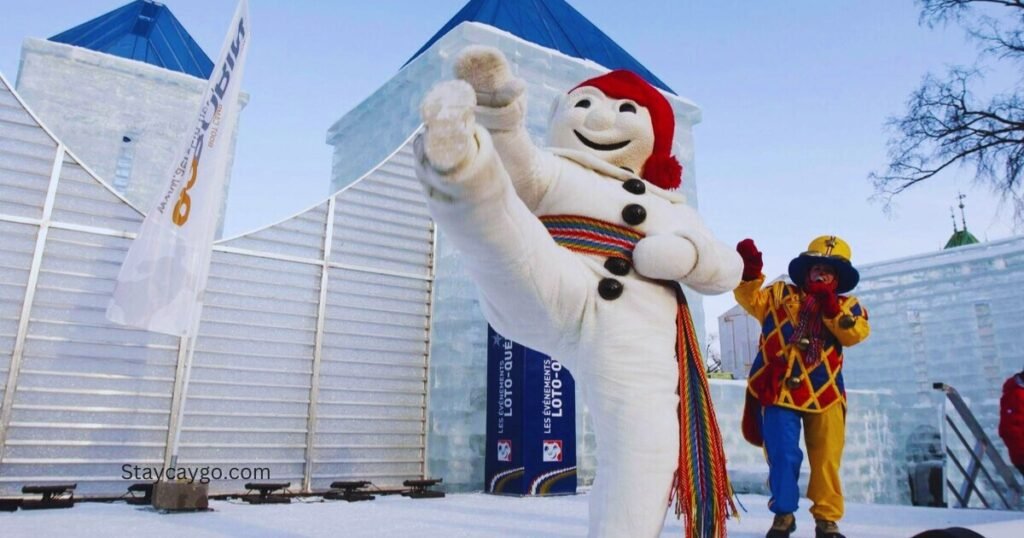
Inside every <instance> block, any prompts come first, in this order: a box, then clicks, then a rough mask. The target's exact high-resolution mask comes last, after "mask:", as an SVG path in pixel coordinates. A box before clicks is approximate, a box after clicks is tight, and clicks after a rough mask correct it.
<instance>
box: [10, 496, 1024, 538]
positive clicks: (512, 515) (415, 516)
mask: <svg viewBox="0 0 1024 538" xmlns="http://www.w3.org/2000/svg"><path fill="white" fill-rule="evenodd" d="M740 500H741V501H742V502H743V504H744V505H745V506H746V508H747V510H749V512H748V513H745V514H743V516H742V519H741V520H740V521H735V520H733V521H732V522H730V524H729V535H730V536H731V537H733V538H760V537H762V536H764V533H765V531H766V530H767V528H768V526H769V525H770V523H771V519H772V516H771V513H770V512H769V511H768V509H767V508H766V506H765V503H766V500H767V499H766V498H765V497H761V496H757V495H741V496H740ZM210 505H211V508H213V511H212V512H204V513H186V514H169V515H162V514H158V513H155V512H154V511H153V510H152V509H151V508H149V507H136V506H128V505H126V504H122V503H115V504H100V503H83V504H79V505H77V506H75V507H74V508H72V509H70V510H43V511H29V512H26V511H23V510H19V511H18V512H15V513H0V529H2V533H0V534H2V535H3V536H4V537H12V536H50V535H52V534H56V533H58V532H61V533H63V534H64V535H69V536H146V537H163V536H168V537H169V536H175V537H177V536H189V537H190V538H205V537H213V536H246V537H259V536H268V537H269V536H274V537H300V536H346V537H371V536H372V537H378V536H385V537H387V536H428V537H446V538H447V537H485V536H500V537H539V536H585V535H586V532H587V498H586V495H575V496H567V497H549V498H513V497H495V496H491V495H484V494H479V493H478V494H460V495H449V496H448V497H446V498H444V499H418V500H414V499H408V498H404V497H397V496H389V497H378V498H377V499H376V500H374V501H369V502H358V503H346V502H341V501H330V502H320V500H319V499H318V498H311V499H304V500H301V501H300V500H297V501H296V502H293V503H292V504H290V505H263V506H254V505H248V504H243V503H241V502H240V501H214V502H212V503H211V504H210ZM807 506H809V504H808V503H807V501H806V500H804V501H803V503H802V507H801V508H802V510H803V511H802V512H801V513H800V514H798V519H797V526H798V529H797V531H796V533H794V535H793V536H794V538H804V537H811V536H814V527H813V525H814V523H813V521H812V520H811V516H810V515H809V514H808V513H807V512H806V507H807ZM953 526H959V527H967V528H970V529H972V530H974V531H976V532H978V533H980V534H982V535H983V536H986V537H987V538H1020V537H1022V536H1024V513H1020V512H1000V511H982V510H947V509H939V508H912V507H907V506H895V505H868V504H851V505H847V514H846V518H845V519H844V520H843V522H842V528H843V531H844V532H845V534H846V535H847V536H849V537H851V538H882V537H887V538H888V537H893V538H895V537H899V538H908V537H910V536H913V535H914V534H917V533H918V532H921V531H923V530H926V529H934V528H946V527H953ZM662 536H665V537H681V536H682V530H681V528H680V524H679V522H678V521H676V520H675V518H674V517H672V516H670V517H669V519H668V522H667V523H666V526H665V531H664V532H663V533H662Z"/></svg>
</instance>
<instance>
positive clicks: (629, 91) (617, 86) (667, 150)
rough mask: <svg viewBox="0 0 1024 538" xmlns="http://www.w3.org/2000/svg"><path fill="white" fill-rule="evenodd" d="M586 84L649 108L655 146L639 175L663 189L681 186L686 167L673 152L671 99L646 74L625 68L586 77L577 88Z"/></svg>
mask: <svg viewBox="0 0 1024 538" xmlns="http://www.w3.org/2000/svg"><path fill="white" fill-rule="evenodd" d="M583 86H593V87H595V88H597V89H599V90H601V92H602V93H604V94H605V95H607V96H608V97H611V98H612V99H632V100H634V101H636V102H637V103H639V104H640V106H642V107H644V108H646V109H647V111H648V112H649V113H650V114H651V128H652V129H653V131H654V150H653V151H652V152H651V156H650V157H648V158H647V161H646V162H645V163H644V169H643V171H642V173H641V174H640V176H641V177H643V178H644V179H646V180H647V181H650V182H651V183H652V184H654V185H657V186H658V187H661V188H663V189H675V188H678V187H679V185H680V184H681V183H682V179H683V167H682V166H681V165H680V164H679V161H677V160H676V158H675V157H673V156H672V137H673V135H674V134H675V129H676V119H675V115H674V114H673V112H672V105H671V104H669V102H668V99H665V96H664V95H662V94H661V92H660V91H658V89H657V88H655V87H654V86H651V85H650V84H649V83H648V82H647V81H646V80H644V79H643V77H641V76H640V75H637V74H636V73H634V72H632V71H627V70H625V69H616V70H615V71H611V72H609V73H605V74H604V75H601V76H599V77H595V78H592V79H590V80H585V81H583V82H581V83H580V84H579V85H577V86H576V88H580V87H583ZM576 88H573V90H575V89H576ZM570 91H571V90H570Z"/></svg>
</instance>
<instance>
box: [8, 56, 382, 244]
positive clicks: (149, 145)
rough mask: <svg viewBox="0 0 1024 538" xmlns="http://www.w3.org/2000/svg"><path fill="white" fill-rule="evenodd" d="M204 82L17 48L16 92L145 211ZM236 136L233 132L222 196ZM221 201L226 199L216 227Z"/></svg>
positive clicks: (107, 60) (189, 123)
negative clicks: (18, 54) (18, 65)
mask: <svg viewBox="0 0 1024 538" xmlns="http://www.w3.org/2000/svg"><path fill="white" fill-rule="evenodd" d="M206 83H207V81H206V80H204V79H200V78H196V77H193V76H190V75H186V74H184V73H179V72H177V71H171V70H169V69H164V68H161V67H157V66H154V65H150V64H147V63H143V62H139V61H135V60H130V59H127V58H121V57H118V56H113V55H110V54H105V53H102V52H96V51H92V50H88V49H84V48H81V47H75V46H72V45H66V44H64V43H55V42H52V41H46V40H42V39H33V38H29V39H26V40H25V42H24V44H23V45H22V51H21V69H20V71H19V72H18V82H17V89H18V93H20V94H21V96H22V97H23V98H24V99H25V100H26V101H27V103H28V105H29V106H31V107H32V110H33V111H34V112H35V113H36V114H37V115H38V116H39V118H40V119H41V120H42V121H43V123H45V124H46V125H47V127H49V128H50V129H52V130H53V131H54V134H56V135H57V138H59V139H60V140H61V141H63V142H64V143H65V144H67V146H68V148H69V149H70V150H71V151H72V152H73V153H74V154H75V155H77V156H78V157H79V158H80V159H81V160H82V161H83V163H84V164H85V165H86V166H88V167H89V168H90V169H91V170H92V171H93V172H95V173H96V174H97V175H98V176H99V177H102V178H104V179H106V180H107V181H108V182H109V183H110V184H111V185H113V186H114V188H115V189H116V190H117V191H118V192H119V193H120V194H121V195H122V196H124V197H125V198H126V199H127V200H128V201H129V202H131V203H132V205H134V206H135V207H136V208H138V209H139V210H141V211H143V212H145V211H149V209H150V207H151V205H152V204H153V201H154V196H156V193H157V192H158V191H159V190H160V189H162V188H163V186H164V182H165V181H166V178H167V176H168V173H169V172H170V171H171V170H172V167H173V166H174V165H175V163H176V162H177V159H178V158H179V157H178V153H179V152H181V151H182V148H183V147H184V144H187V143H189V141H190V139H189V138H186V137H190V136H191V133H192V129H193V127H194V125H193V124H194V122H195V120H196V117H197V115H198V113H199V104H200V99H201V97H202V93H203V91H204V90H205V89H206ZM248 101H249V95H248V94H246V93H244V92H243V94H242V95H241V96H240V97H239V103H240V104H241V105H242V107H243V108H244V107H245V104H246V103H248ZM233 127H237V126H233ZM237 135H238V130H237V128H235V129H234V135H233V137H232V141H231V152H230V153H231V155H230V156H229V160H228V168H227V170H228V176H229V177H228V179H227V180H226V181H225V183H224V189H225V194H227V189H228V185H229V184H230V173H231V165H232V161H233V160H234V153H235V151H234V147H235V140H236V139H237ZM400 142H401V141H399V144H396V145H395V146H394V147H395V148H397V147H398V145H400ZM392 149H394V148H392ZM369 169H370V168H367V169H366V170H364V172H365V171H367V170H369ZM226 203H227V196H225V197H224V201H223V202H222V204H221V209H220V215H221V219H220V223H223V215H224V207H225V205H226ZM220 228H221V226H218V234H217V235H218V236H219V235H220Z"/></svg>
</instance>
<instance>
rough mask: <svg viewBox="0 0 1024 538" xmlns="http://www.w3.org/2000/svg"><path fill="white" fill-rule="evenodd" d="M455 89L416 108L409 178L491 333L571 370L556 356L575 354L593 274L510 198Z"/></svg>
mask: <svg viewBox="0 0 1024 538" xmlns="http://www.w3.org/2000/svg"><path fill="white" fill-rule="evenodd" d="M456 82H461V81H456ZM462 84H463V85H464V87H460V86H458V84H446V85H445V86H439V87H438V88H435V90H432V91H431V94H429V95H428V96H427V98H426V99H425V100H424V105H423V107H422V109H423V113H424V121H425V123H426V132H425V133H424V134H423V135H421V136H420V137H418V138H417V140H416V142H415V150H416V156H417V176H418V177H419V179H420V181H421V182H422V183H423V184H424V186H425V188H426V189H427V192H428V205H429V208H430V212H431V215H432V216H433V217H434V219H435V220H436V221H437V222H438V224H439V226H440V230H441V233H442V234H443V236H444V237H445V238H446V239H448V240H450V241H452V243H453V244H454V245H455V247H456V248H457V249H458V250H459V251H460V253H461V254H462V261H463V263H464V265H465V268H466V270H467V272H468V273H469V275H470V277H471V278H472V279H473V282H474V283H475V284H476V285H477V287H478V289H479V290H480V296H481V306H482V307H483V310H484V314H485V315H486V317H487V320H488V321H489V322H490V323H491V324H492V325H494V327H495V329H496V330H497V331H498V332H500V333H502V335H504V336H505V337H507V338H510V339H513V340H516V341H517V342H519V343H521V344H523V345H526V346H528V347H531V348H534V349H536V350H538V351H541V352H544V353H548V354H552V355H554V354H557V355H558V356H559V358H560V359H563V362H567V363H566V366H568V367H569V368H570V369H571V364H570V363H571V362H572V357H571V356H566V353H565V352H563V350H567V349H574V348H575V344H576V342H577V340H578V337H579V332H580V326H581V318H582V315H583V311H584V306H585V303H586V301H587V300H588V298H589V295H590V292H591V291H592V288H595V286H593V285H590V284H592V283H591V282H590V280H592V279H588V278H586V277H587V276H588V275H590V274H592V273H591V271H589V270H588V269H586V268H585V267H584V266H583V264H582V262H581V260H580V259H579V257H578V256H576V255H575V254H572V253H570V252H569V251H567V250H565V249H563V248H562V247H559V246H558V245H557V244H556V243H555V241H554V240H553V239H552V238H551V236H550V234H549V233H548V231H547V229H546V228H545V227H544V225H543V224H541V222H540V220H538V219H537V217H536V216H535V215H533V214H532V213H531V212H530V211H529V209H528V208H527V207H526V205H525V204H524V203H523V201H522V200H520V199H519V197H518V196H517V195H516V192H515V189H514V188H513V187H512V182H511V179H510V178H509V176H508V173H507V172H506V171H505V168H504V167H503V166H502V163H501V159H500V158H499V157H498V154H497V152H496V151H495V149H494V145H493V143H492V142H491V138H490V135H489V134H488V133H487V131H486V130H485V129H483V128H481V127H479V126H477V125H475V123H474V122H473V121H472V116H471V115H470V116H468V118H469V121H467V113H469V112H468V111H471V109H472V103H471V99H469V98H467V97H466V96H465V95H464V94H465V93H466V91H467V90H468V85H465V83H462ZM467 110H468V111H467ZM453 155H455V156H454V157H453ZM459 155H462V157H459ZM435 161H438V162H435Z"/></svg>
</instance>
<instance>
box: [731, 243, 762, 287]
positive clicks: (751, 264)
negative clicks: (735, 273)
mask: <svg viewBox="0 0 1024 538" xmlns="http://www.w3.org/2000/svg"><path fill="white" fill-rule="evenodd" d="M736 252H739V254H740V258H743V281H744V282H747V281H750V280H754V279H755V278H757V277H759V276H761V269H763V268H764V261H763V260H762V259H761V251H760V250H757V245H755V244H754V240H753V239H744V240H743V241H740V242H739V244H737V245H736Z"/></svg>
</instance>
